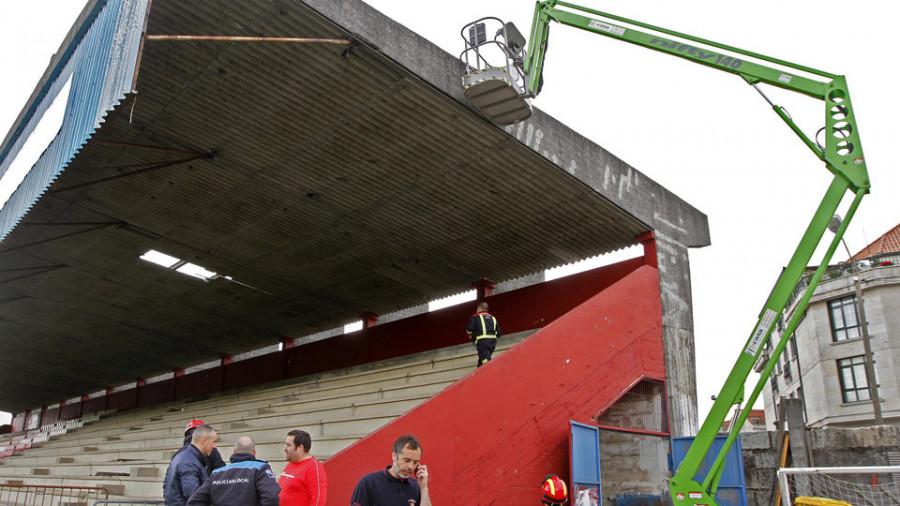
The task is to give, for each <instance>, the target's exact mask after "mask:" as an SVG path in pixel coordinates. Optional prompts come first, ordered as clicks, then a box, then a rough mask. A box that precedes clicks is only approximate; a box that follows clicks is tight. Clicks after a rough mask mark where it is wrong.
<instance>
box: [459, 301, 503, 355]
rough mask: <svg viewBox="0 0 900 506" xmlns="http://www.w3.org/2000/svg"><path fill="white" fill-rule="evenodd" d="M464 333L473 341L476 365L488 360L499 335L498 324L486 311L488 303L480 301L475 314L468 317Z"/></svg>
mask: <svg viewBox="0 0 900 506" xmlns="http://www.w3.org/2000/svg"><path fill="white" fill-rule="evenodd" d="M466 333H467V334H469V338H471V339H472V342H473V343H475V349H476V350H477V351H478V366H477V367H481V366H483V365H484V364H486V363H488V362H490V360H491V355H493V353H494V348H495V347H496V346H497V338H499V337H500V324H499V323H498V322H497V319H496V318H494V316H493V315H491V314H490V313H488V303H487V302H485V301H481V302H479V303H478V306H477V308H476V310H475V314H473V315H472V317H471V318H469V325H468V326H467V327H466Z"/></svg>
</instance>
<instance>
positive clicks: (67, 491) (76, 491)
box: [0, 485, 109, 506]
mask: <svg viewBox="0 0 900 506" xmlns="http://www.w3.org/2000/svg"><path fill="white" fill-rule="evenodd" d="M103 499H109V490H107V489H106V488H104V487H61V486H53V485H0V504H2V505H3V506H20V505H21V506H60V505H66V506H69V505H73V506H74V505H79V504H83V505H84V506H87V505H88V504H90V502H91V501H97V500H103Z"/></svg>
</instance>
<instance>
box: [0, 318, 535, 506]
mask: <svg viewBox="0 0 900 506" xmlns="http://www.w3.org/2000/svg"><path fill="white" fill-rule="evenodd" d="M530 333H531V332H526V333H521V334H519V335H516V336H510V337H507V338H504V339H503V340H502V341H501V342H500V343H498V344H499V346H498V349H497V351H496V354H497V355H499V354H501V353H503V352H504V351H505V350H506V349H508V348H509V347H511V346H513V345H514V344H515V343H517V342H519V341H521V340H522V339H524V338H526V337H527V335H529V334H530ZM474 361H475V354H474V349H473V348H472V346H471V345H461V346H456V347H451V348H445V349H442V350H434V351H431V352H425V353H421V354H417V355H413V356H408V357H401V358H397V359H390V360H386V361H382V362H379V363H375V364H366V365H363V366H356V367H352V368H348V369H345V370H341V371H331V372H326V373H320V374H316V375H313V376H310V377H305V378H299V379H297V380H295V381H292V382H285V383H284V384H276V385H274V386H270V387H266V388H261V387H254V388H250V389H246V390H243V391H239V392H234V393H223V394H217V395H214V396H210V397H209V398H204V399H195V400H191V401H187V402H186V401H181V402H176V403H167V404H165V405H161V406H156V407H154V408H145V409H140V410H133V411H130V412H126V413H120V414H119V413H110V414H106V415H104V416H102V417H100V419H99V420H96V421H94V422H92V423H90V424H86V425H84V426H83V427H80V428H77V429H73V430H70V431H68V432H67V433H66V434H65V435H63V436H60V437H55V438H54V439H53V440H50V441H46V442H44V443H40V444H36V445H34V446H33V447H32V448H31V449H30V450H27V451H24V452H21V453H20V454H18V455H16V456H14V457H9V458H6V459H0V483H3V482H10V481H15V482H24V483H26V484H46V485H63V486H97V485H99V484H103V485H104V486H108V487H109V486H111V487H113V488H114V489H115V490H114V491H113V490H111V493H112V495H113V496H114V497H122V498H127V499H146V498H159V497H161V482H162V476H163V475H164V474H165V471H166V468H167V467H168V464H169V461H170V459H171V457H172V455H173V454H174V453H175V451H176V450H177V448H178V447H179V446H180V444H181V441H182V434H183V427H184V423H185V421H186V420H189V419H191V418H200V419H203V420H204V421H206V422H207V423H209V424H211V425H213V426H214V427H216V429H217V431H218V432H219V434H220V445H219V446H220V452H221V453H222V455H223V457H224V458H225V459H226V460H227V458H228V455H229V454H230V448H229V446H230V445H231V444H232V443H233V442H234V440H235V439H237V437H238V436H241V435H248V436H250V437H252V438H254V440H255V441H256V442H257V457H258V458H261V459H263V460H268V461H270V463H271V464H272V467H273V470H275V471H276V472H278V473H280V471H281V470H282V469H283V467H284V462H283V460H284V454H283V446H284V437H285V434H286V432H287V430H290V429H292V428H301V429H304V430H307V431H308V432H309V433H310V434H311V435H312V437H313V448H312V450H313V451H312V453H313V454H314V455H316V457H317V458H319V459H320V460H326V459H328V458H330V457H331V456H332V455H335V454H336V453H338V452H340V451H341V450H343V449H345V448H347V447H348V446H350V445H351V444H353V443H355V442H357V441H359V440H360V439H362V438H363V437H365V436H366V435H367V434H369V433H371V432H372V431H374V430H377V429H378V428H380V427H382V426H383V425H385V424H387V423H389V422H390V421H392V420H394V419H396V418H397V417H398V416H400V415H402V414H403V413H405V412H407V411H409V410H410V409H413V408H415V407H416V406H418V405H419V404H421V403H422V402H424V401H426V400H428V399H429V398H431V397H432V396H434V395H435V394H437V393H438V392H440V391H441V390H442V389H444V388H446V387H447V386H448V385H450V384H452V383H453V382H455V381H457V380H458V379H459V378H461V377H463V376H465V375H466V374H469V373H470V372H471V371H472V370H473V369H474ZM73 484H77V485H73Z"/></svg>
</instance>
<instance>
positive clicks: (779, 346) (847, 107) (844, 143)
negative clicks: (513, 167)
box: [461, 0, 870, 506]
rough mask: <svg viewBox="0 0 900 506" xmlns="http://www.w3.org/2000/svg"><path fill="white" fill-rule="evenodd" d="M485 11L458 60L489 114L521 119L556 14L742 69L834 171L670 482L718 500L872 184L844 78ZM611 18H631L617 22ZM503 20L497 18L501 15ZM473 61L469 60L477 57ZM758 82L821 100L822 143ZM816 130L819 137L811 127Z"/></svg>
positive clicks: (660, 36)
mask: <svg viewBox="0 0 900 506" xmlns="http://www.w3.org/2000/svg"><path fill="white" fill-rule="evenodd" d="M582 13H584V14H582ZM585 14H589V15H590V16H587V15H585ZM491 19H496V18H484V19H482V20H479V21H476V22H474V23H472V24H470V25H467V27H466V28H464V29H463V38H464V39H465V40H466V43H467V49H466V51H464V52H463V55H461V59H463V61H465V62H466V63H467V65H468V68H469V74H468V75H466V76H465V77H464V78H463V86H464V88H465V92H466V96H467V97H468V98H469V100H470V101H471V102H472V103H473V104H474V105H475V106H476V107H477V108H479V109H480V110H481V111H482V112H483V113H484V114H485V115H486V116H487V117H488V118H489V119H491V120H492V121H494V122H495V123H498V124H511V123H516V122H519V121H522V120H524V119H527V117H528V116H529V115H530V111H531V108H530V103H529V101H530V99H531V98H534V97H535V96H537V94H538V93H539V92H540V87H541V72H542V68H543V62H544V57H545V55H546V51H547V38H548V35H549V27H550V22H551V21H557V22H559V23H561V24H564V25H568V26H573V27H575V28H580V29H582V30H586V31H589V32H593V33H596V34H598V35H603V36H606V37H611V38H614V39H618V40H621V41H624V42H629V43H632V44H636V45H639V46H643V47H645V48H648V49H652V50H655V51H659V52H662V53H667V54H670V55H672V56H677V57H679V58H684V59H686V60H688V61H691V62H694V63H699V64H701V65H705V66H708V67H711V68H714V69H717V70H722V71H725V72H728V73H731V74H735V75H738V76H740V77H741V78H742V79H744V80H745V81H746V82H747V83H748V84H750V85H752V86H753V87H754V88H755V89H756V90H757V91H759V93H760V94H761V95H762V96H763V97H764V98H765V99H766V101H767V102H768V103H769V104H770V105H771V106H772V109H773V110H774V111H775V113H776V114H777V115H778V116H779V117H780V118H781V119H782V120H783V121H784V122H785V123H786V124H787V125H788V126H789V127H790V128H791V130H793V132H794V133H795V134H796V135H797V136H798V137H799V138H800V140H801V141H802V142H803V143H804V144H806V146H807V147H809V149H810V150H811V151H812V152H813V154H815V155H816V156H817V157H818V158H819V159H820V160H822V162H824V163H825V167H826V168H827V169H828V170H829V171H830V172H831V173H832V174H833V180H832V182H831V185H830V186H829V188H828V190H827V191H826V193H825V196H824V197H823V199H822V202H821V203H820V205H819V207H818V209H817V210H816V212H815V214H814V215H813V218H812V220H811V221H810V224H809V226H808V227H807V229H806V232H805V233H804V234H803V237H802V238H801V240H800V244H799V245H798V246H797V249H796V250H795V252H794V254H793V256H792V257H791V259H790V261H789V263H788V265H787V267H786V268H785V269H784V271H783V272H782V273H781V276H780V277H779V278H778V281H777V283H776V284H775V287H774V288H773V290H772V293H771V294H770V296H769V298H768V300H767V301H766V303H765V305H764V306H763V309H762V311H761V312H760V315H759V320H758V322H757V324H756V326H755V327H754V329H753V331H752V332H751V334H750V337H749V338H748V339H747V341H746V342H745V344H744V346H743V348H742V352H741V353H740V356H739V358H738V359H737V362H736V363H735V365H734V367H733V369H732V370H731V373H730V374H729V376H728V379H727V380H726V381H725V384H724V385H723V386H722V390H721V392H720V393H719V395H718V396H717V397H716V401H715V403H714V404H713V407H712V409H711V410H710V412H709V415H708V416H707V417H706V420H705V421H704V422H703V425H702V426H701V427H700V431H699V432H698V434H697V437H696V438H695V439H694V442H693V444H692V445H691V447H690V448H689V450H688V452H687V454H686V455H685V458H684V460H683V461H682V463H681V465H680V466H679V467H678V470H677V471H676V472H675V475H674V476H673V477H672V479H671V480H670V482H669V489H670V492H671V494H672V500H673V501H674V504H675V505H676V506H680V505H716V504H717V502H716V499H715V496H716V491H717V490H718V486H719V480H720V478H721V476H722V471H723V466H724V461H725V455H726V454H727V452H728V450H729V449H730V448H731V446H732V445H733V444H734V440H735V438H736V437H737V433H738V431H739V430H740V427H741V426H743V424H744V422H745V421H746V419H747V416H748V415H749V412H750V408H751V407H752V406H753V404H754V403H755V401H756V399H757V398H758V397H759V394H760V393H761V392H762V389H763V387H764V386H765V385H766V383H767V381H768V379H769V377H770V375H771V373H772V370H773V369H774V367H775V364H776V363H777V361H778V358H779V357H780V356H781V353H782V352H783V351H784V348H785V346H786V345H787V342H788V339H789V338H790V336H791V335H792V334H793V332H794V330H795V329H796V327H797V325H798V324H799V322H800V319H801V317H802V315H803V314H804V312H805V310H806V307H807V305H808V304H809V300H810V298H811V297H812V294H813V292H814V291H815V288H816V286H817V285H818V283H819V280H820V279H821V278H822V275H823V274H824V272H825V270H826V268H827V267H828V263H829V262H830V261H831V258H832V256H833V254H834V252H835V250H836V249H837V247H838V244H839V243H840V241H841V237H843V234H844V232H845V230H846V228H847V225H848V224H849V223H850V220H851V219H852V217H853V215H854V213H855V212H856V209H857V208H858V207H859V204H860V202H861V200H862V198H863V196H864V195H865V194H867V193H869V188H870V184H869V177H868V173H867V170H866V163H865V159H864V158H863V154H862V145H861V143H860V140H859V133H858V130H857V128H856V119H855V115H854V113H853V107H852V105H851V103H850V93H849V91H848V89H847V83H846V80H845V78H844V77H843V76H840V75H835V74H831V73H829V72H824V71H821V70H817V69H813V68H809V67H805V66H801V65H797V64H794V63H790V62H786V61H782V60H778V59H775V58H771V57H768V56H764V55H761V54H757V53H752V52H749V51H744V50H741V49H737V48H734V47H730V46H726V45H723V44H718V43H716V42H712V41H709V40H704V39H700V38H696V37H692V36H690V35H685V34H683V33H678V32H674V31H671V30H667V29H665V28H661V27H657V26H652V25H649V24H645V23H641V22H637V21H633V20H629V19H625V18H622V17H619V16H615V15H612V14H607V13H604V12H600V11H596V10H593V9H588V8H585V7H581V6H578V5H574V4H571V3H567V2H561V1H557V0H548V1H538V2H537V3H536V6H535V10H534V20H533V25H532V28H531V37H530V42H529V46H528V49H527V51H526V50H524V46H525V40H524V38H523V37H522V36H521V35H520V34H519V33H518V31H517V30H516V29H515V27H514V26H513V25H512V24H511V23H510V24H506V25H503V27H502V28H501V30H500V31H498V32H497V35H496V36H495V38H494V40H492V41H488V40H487V37H486V33H485V31H484V26H483V22H484V21H485V20H491ZM497 21H499V20H497ZM616 22H619V23H625V24H627V25H629V26H628V27H625V26H620V25H618V24H616ZM500 23H501V24H502V22H500ZM479 24H481V26H479ZM633 27H639V28H643V29H647V30H652V31H653V32H654V33H652V34H651V33H645V32H642V31H640V30H638V29H635V28H633ZM467 30H468V33H467ZM467 35H468V36H467ZM694 44H698V45H699V46H698V45H694ZM488 45H495V46H498V47H499V48H500V49H501V50H502V51H501V52H502V53H503V55H504V58H505V59H506V62H507V65H505V66H501V67H491V66H490V64H489V63H488V62H487V60H486V58H485V56H484V55H485V53H486V51H485V49H486V46H488ZM701 46H702V47H701ZM745 58H752V59H754V60H756V61H761V62H768V63H772V64H775V65H778V66H780V67H783V68H785V69H790V70H787V71H782V70H779V69H775V68H771V67H768V66H766V65H764V64H759V63H754V62H751V61H746V60H745ZM472 61H474V62H475V64H474V65H473V64H472ZM793 71H798V72H803V73H805V74H807V75H812V76H818V77H821V78H822V79H821V80H818V79H810V78H808V77H804V76H801V75H799V74H798V73H794V72H793ZM758 83H766V84H769V85H772V86H777V87H779V88H783V89H786V90H790V91H794V92H797V93H801V94H803V95H806V96H809V97H813V98H815V99H819V100H822V101H823V102H824V103H825V126H824V127H823V129H822V130H824V132H825V146H821V145H820V144H819V143H818V142H814V141H813V140H812V139H810V138H809V137H807V136H806V134H805V133H804V132H803V131H802V130H801V129H800V128H799V127H798V126H797V125H796V124H795V123H794V121H793V120H792V119H791V117H790V116H789V115H788V114H787V112H786V111H785V110H784V109H783V108H782V107H780V106H778V105H775V104H773V103H772V102H771V101H770V100H769V99H768V97H766V95H765V94H764V93H763V92H762V90H760V88H759V87H758V86H757V84H758ZM822 130H820V131H819V133H821V132H822ZM816 137H817V138H818V134H817V136H816ZM848 192H849V193H851V194H852V195H853V199H852V202H851V203H850V205H849V208H848V209H847V211H846V217H845V219H844V220H843V222H842V223H841V225H840V227H839V228H838V230H837V232H836V233H835V235H834V238H833V239H832V241H831V243H830V244H829V246H828V248H827V250H826V252H825V254H824V257H823V258H822V262H821V264H820V265H819V267H818V268H817V269H816V271H815V273H814V274H813V276H812V278H811V279H810V282H809V285H808V287H807V288H806V291H805V292H804V294H803V296H802V297H801V298H800V300H799V302H798V304H797V308H796V310H795V311H794V313H793V317H792V318H791V320H790V321H789V322H788V323H787V326H786V328H785V330H784V332H783V333H782V336H781V338H780V340H779V341H778V342H777V343H775V347H774V350H773V352H772V356H771V357H770V358H769V359H768V362H767V363H766V365H765V367H764V369H763V371H762V373H761V375H760V380H759V382H758V383H757V384H756V386H755V388H754V389H753V391H752V392H751V394H750V396H749V397H748V398H747V400H746V405H745V406H746V407H745V408H744V409H743V410H742V411H741V413H740V414H739V415H738V416H737V419H736V420H735V421H734V423H733V424H732V430H731V433H730V434H729V435H728V438H727V439H726V441H725V444H724V445H723V447H722V449H721V451H720V452H719V454H718V456H717V457H716V460H715V461H714V462H713V464H712V466H711V467H710V469H709V471H708V473H707V474H706V476H705V478H703V479H702V482H700V481H698V477H697V473H698V471H699V470H700V467H701V465H702V464H703V460H704V457H705V456H706V454H707V453H708V452H709V449H710V448H711V447H712V445H713V442H714V440H715V437H716V434H717V433H718V431H719V428H720V427H721V426H722V423H723V422H724V420H725V418H726V416H727V415H728V412H729V410H730V407H731V406H732V405H733V404H738V403H740V402H741V399H742V398H743V394H744V383H745V382H746V380H747V377H748V376H749V374H750V371H751V370H752V368H753V365H754V364H755V363H756V361H757V359H758V357H759V355H760V353H761V351H762V348H763V344H764V343H765V342H766V341H767V340H768V339H769V336H770V334H771V332H772V329H773V326H774V324H775V322H776V321H777V320H778V319H779V317H780V316H781V315H782V312H783V311H784V308H785V306H786V305H787V303H788V300H789V298H790V296H791V293H792V292H793V290H794V288H795V287H796V286H797V283H798V282H799V281H800V278H801V276H802V275H803V272H804V271H805V269H806V266H807V265H809V262H810V260H811V258H812V255H813V253H814V252H815V250H816V248H817V247H818V246H819V244H820V243H821V242H822V241H823V237H824V234H825V230H826V229H827V227H828V222H829V220H830V219H831V217H832V216H833V215H834V213H835V212H836V211H837V209H838V206H839V205H840V204H841V201H842V200H843V198H844V197H845V195H846V194H847V193H848Z"/></svg>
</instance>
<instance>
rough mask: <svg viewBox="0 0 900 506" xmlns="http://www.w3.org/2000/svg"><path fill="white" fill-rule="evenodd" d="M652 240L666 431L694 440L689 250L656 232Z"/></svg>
mask: <svg viewBox="0 0 900 506" xmlns="http://www.w3.org/2000/svg"><path fill="white" fill-rule="evenodd" d="M655 238H656V250H657V264H658V265H657V267H658V268H659V290H660V294H661V297H662V323H663V352H664V354H665V359H666V386H667V390H668V401H669V430H670V431H671V433H672V435H673V436H694V435H696V434H697V431H698V430H699V428H700V425H699V422H698V414H697V371H696V353H695V348H694V317H693V310H692V308H693V304H692V300H691V270H690V262H689V260H688V249H687V247H686V246H683V245H681V244H678V243H677V242H675V241H673V240H672V239H670V238H669V237H666V236H664V235H663V234H660V233H659V232H657V233H656V234H655Z"/></svg>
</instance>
